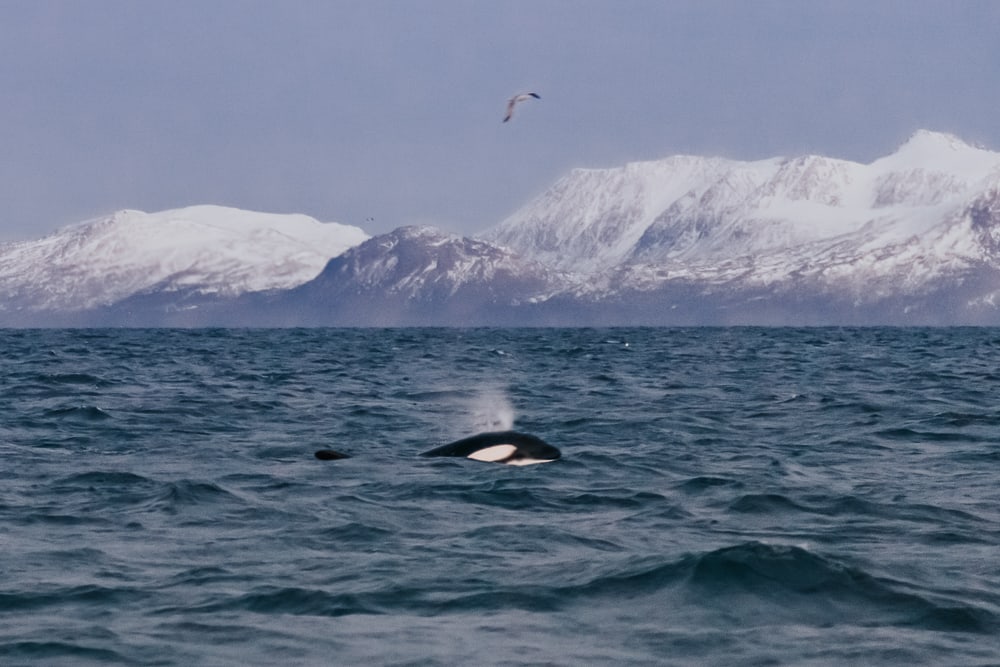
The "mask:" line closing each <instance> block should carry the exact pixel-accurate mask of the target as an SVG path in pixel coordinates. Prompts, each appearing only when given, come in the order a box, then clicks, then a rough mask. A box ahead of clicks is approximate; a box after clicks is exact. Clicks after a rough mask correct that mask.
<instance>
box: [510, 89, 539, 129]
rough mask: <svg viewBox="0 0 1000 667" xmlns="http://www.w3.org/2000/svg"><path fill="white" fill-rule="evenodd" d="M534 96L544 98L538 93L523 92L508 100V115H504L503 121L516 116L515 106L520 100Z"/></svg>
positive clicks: (537, 98)
mask: <svg viewBox="0 0 1000 667" xmlns="http://www.w3.org/2000/svg"><path fill="white" fill-rule="evenodd" d="M532 98H534V99H536V100H540V99H542V96H541V95H539V94H538V93H521V94H519V95H515V96H514V97H512V98H510V99H509V100H507V115H506V116H504V117H503V122H505V123H506V122H507V121H508V120H510V119H511V118H512V117H513V116H514V107H516V106H517V104H518V102H524V101H525V100H530V99H532Z"/></svg>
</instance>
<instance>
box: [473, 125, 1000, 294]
mask: <svg viewBox="0 0 1000 667" xmlns="http://www.w3.org/2000/svg"><path fill="white" fill-rule="evenodd" d="M998 183H1000V154H998V153H994V152H991V151H987V150H983V149H979V148H975V147H972V146H970V145H968V144H965V143H964V142H962V141H961V140H959V139H957V138H956V137H953V136H951V135H947V134H941V133H935V132H928V131H920V132H917V133H916V134H914V135H913V136H912V137H911V138H910V140H909V141H907V142H906V143H905V144H904V145H903V146H901V147H900V148H899V149H898V150H897V151H896V152H895V153H893V154H892V155H889V156H887V157H884V158H881V159H879V160H876V161H874V162H872V163H870V164H860V163H855V162H849V161H845V160H837V159H832V158H827V157H821V156H814V155H810V156H803V157H796V158H788V159H782V158H774V159H769V160H762V161H757V162H740V161H734V160H722V159H718V158H701V157H690V156H683V157H672V158H667V159H666V160H660V161H654V162H643V163H633V164H629V165H626V166H624V167H620V168H616V169H603V170H582V169H578V170H574V171H573V172H571V173H570V174H569V175H568V176H566V177H564V178H563V179H561V180H560V181H558V182H557V183H556V184H555V185H554V186H553V187H552V188H551V189H550V190H549V191H548V192H546V193H544V194H543V195H541V196H540V197H539V198H538V199H536V200H535V201H533V202H530V203H529V204H528V205H527V206H525V207H524V208H522V209H521V210H519V211H517V212H516V213H514V214H513V215H512V216H511V217H509V218H508V219H507V220H505V221H503V222H502V223H500V224H499V225H498V226H497V227H495V228H493V229H492V230H489V231H487V232H486V233H484V234H482V235H481V238H483V239H484V240H488V241H491V242H495V243H498V244H500V245H503V246H505V247H508V248H510V249H511V250H513V251H514V252H516V253H518V254H520V255H522V256H524V257H526V258H530V259H535V260H538V261H540V262H543V263H546V264H547V265H549V266H552V267H553V268H557V269H561V270H566V271H577V272H580V273H583V274H588V275H592V274H595V273H600V272H602V271H606V270H609V269H614V268H620V267H622V266H623V265H624V266H637V265H646V266H656V267H658V268H661V269H662V268H665V267H676V268H677V269H678V270H691V271H695V272H696V274H697V275H700V276H703V277H705V275H706V273H711V270H712V269H711V267H714V266H718V265H719V264H720V263H724V262H726V261H731V260H735V259H737V258H752V257H755V258H760V257H764V256H773V255H775V254H776V253H786V252H788V253H791V254H792V255H798V254H801V253H800V252H798V250H800V249H802V248H805V247H807V246H811V244H816V243H833V242H834V241H836V242H837V243H840V242H841V241H842V240H843V239H842V237H844V236H847V235H852V234H860V235H862V236H864V237H865V238H866V239H867V244H866V246H865V247H866V248H868V249H869V250H871V249H872V248H874V247H875V246H878V245H879V244H883V245H885V244H895V243H898V242H899V241H900V240H902V239H906V238H910V237H912V236H920V235H922V234H924V233H926V232H927V231H928V230H930V229H931V228H932V227H934V226H935V225H939V224H943V223H944V222H945V221H946V220H948V219H950V218H951V217H953V216H954V215H955V214H956V213H957V212H959V211H960V210H962V208H963V207H965V206H966V205H967V204H968V203H969V201H970V200H971V199H972V198H974V197H976V196H978V195H980V194H981V193H982V192H984V191H986V190H988V189H989V188H990V187H993V186H995V185H996V184H998ZM812 250H813V251H814V252H815V251H816V250H817V248H816V247H815V246H813V247H812ZM793 268H797V267H789V270H792V269H793Z"/></svg>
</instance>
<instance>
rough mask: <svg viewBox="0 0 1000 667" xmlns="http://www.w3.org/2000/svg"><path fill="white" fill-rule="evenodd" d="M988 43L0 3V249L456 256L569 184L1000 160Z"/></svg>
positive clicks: (318, 7)
mask: <svg viewBox="0 0 1000 667" xmlns="http://www.w3.org/2000/svg"><path fill="white" fill-rule="evenodd" d="M998 30H1000V2H992V1H983V2H974V1H955V0H947V1H940V2H938V1H934V2H931V1H928V0H899V1H897V2H890V1H881V2H880V1H878V0H861V1H853V0H837V1H836V2H804V1H800V0H794V1H787V2H786V1H771V2H768V1H761V0H754V1H750V0H747V1H740V2H723V1H718V2H713V1H711V0H692V1H690V2H688V1H677V2H670V1H667V0H654V1H644V0H615V1H612V0H607V1H596V0H591V1H588V0H565V1H561V0H530V1H524V0H504V1H503V2H496V0H483V1H478V0H427V1H424V2H416V1H413V2H410V1H407V0H391V1H389V0H363V1H359V2H346V1H343V2H341V1H335V0H315V1H313V0H280V1H279V0H272V1H266V2H265V1H260V0H257V1H255V0H88V1H86V2H83V1H79V0H0V93H2V95H3V98H2V102H0V241H3V240H14V239H25V238H36V237H39V236H42V235H43V234H45V233H48V232H50V231H52V230H54V229H55V228H56V227H58V226H61V225H65V224H67V223H71V222H76V221H79V220H82V219H85V218H88V217H92V216H95V215H99V214H102V213H107V212H111V211H114V210H116V209H119V208H138V209H143V210H147V211H156V210H163V209H167V208H176V207H180V206H186V205H190V204H200V203H213V204H223V205H229V206H237V207H241V208H247V209H252V210H260V211H271V212H300V213H306V214H309V215H312V216H314V217H316V218H319V219H321V220H329V221H338V222H344V223H349V224H357V225H359V226H362V227H365V228H366V229H367V230H368V231H369V232H370V233H376V232H382V231H386V230H388V229H391V228H393V227H396V226H398V225H402V224H412V223H421V224H424V223H426V224H434V225H437V226H440V227H442V228H444V229H447V230H449V231H454V232H463V233H468V232H475V231H478V230H481V229H483V228H485V227H488V226H490V225H492V224H495V223H496V222H499V221H500V220H501V219H502V218H504V217H505V216H506V215H508V214H509V213H511V212H513V211H514V210H515V209H517V208H518V207H520V206H521V205H522V204H524V203H525V202H526V201H527V200H528V199H529V198H530V197H532V196H534V195H536V194H538V193H539V192H541V191H543V190H544V189H545V188H546V187H547V186H548V185H550V184H551V183H552V181H554V180H555V179H556V178H558V177H559V176H560V175H562V174H563V173H565V172H566V171H567V170H568V169H570V168H572V167H575V166H582V167H604V166H614V165H618V164H621V163H624V162H626V161H630V160H644V159H653V158H659V157H665V156H667V155H672V154H676V153H696V154H713V155H725V156H729V157H734V158H740V159H753V158H763V157H769V156H773V155H796V154H800V153H806V152H813V153H823V154H828V155H833V156H837V157H843V158H848V159H854V160H860V161H869V160H871V159H873V158H874V157H877V156H879V155H882V154H885V153H887V152H890V151H892V150H893V149H894V148H895V147H896V146H897V145H898V144H899V143H901V142H902V141H904V140H905V139H906V137H907V136H909V135H910V134H911V133H912V132H913V131H914V130H916V129H919V128H928V129H934V130H942V131H948V132H953V133H956V134H958V135H959V136H961V137H962V138H964V139H966V140H967V141H971V142H976V143H981V144H984V145H986V146H988V147H990V148H993V149H1000V112H998V109H1000V85H998V83H1000V81H998V79H1000V39H997V34H998ZM526 90H533V91H536V92H538V93H539V94H540V95H541V96H542V99H541V100H539V101H531V102H528V103H525V104H524V105H523V106H522V107H519V109H518V113H517V115H516V116H515V117H514V120H513V121H512V122H510V123H506V124H502V123H501V122H500V121H501V119H502V117H503V112H504V106H505V103H506V100H507V98H508V97H509V96H510V95H512V94H513V93H515V92H518V91H526ZM367 218H374V219H375V222H374V223H369V224H367V225H366V224H365V220H366V219H367Z"/></svg>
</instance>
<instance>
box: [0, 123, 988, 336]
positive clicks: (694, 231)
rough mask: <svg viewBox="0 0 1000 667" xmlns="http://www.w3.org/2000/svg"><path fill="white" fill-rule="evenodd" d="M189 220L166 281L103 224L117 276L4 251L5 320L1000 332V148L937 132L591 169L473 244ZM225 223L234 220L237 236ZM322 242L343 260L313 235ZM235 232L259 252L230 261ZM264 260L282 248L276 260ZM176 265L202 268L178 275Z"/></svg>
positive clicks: (163, 269) (190, 214)
mask: <svg viewBox="0 0 1000 667" xmlns="http://www.w3.org/2000/svg"><path fill="white" fill-rule="evenodd" d="M177 211H186V213H185V214H184V215H181V216H179V217H180V218H185V217H186V218H199V215H201V216H202V217H201V218H199V219H198V220H195V221H192V220H186V222H187V223H189V224H188V225H187V226H184V225H181V226H180V227H178V224H179V223H178V222H177V220H174V223H175V224H174V226H173V227H171V228H170V229H172V230H173V231H174V232H175V235H177V236H179V239H180V241H181V243H180V246H181V247H180V248H178V246H177V244H176V243H175V244H174V245H173V246H171V245H170V244H165V245H163V244H161V245H157V244H156V243H153V244H152V245H151V246H150V247H152V248H153V251H154V254H156V255H157V257H156V262H151V263H149V264H148V265H147V266H146V267H145V268H144V269H143V268H142V267H141V266H140V265H141V264H142V262H141V261H138V260H137V261H138V264H135V263H133V264H129V263H128V262H127V261H123V262H122V263H121V264H116V263H115V261H114V259H113V258H114V257H115V256H116V254H121V253H126V254H127V253H128V252H129V247H130V246H129V243H130V242H131V243H134V240H132V241H130V240H129V236H128V235H127V234H125V235H119V236H117V237H116V236H115V235H114V234H110V235H109V236H107V237H106V238H105V237H103V236H101V230H102V229H103V228H102V227H101V225H99V224H96V223H95V224H93V225H91V227H88V228H87V229H90V230H92V233H93V235H94V236H95V237H99V238H101V239H102V243H103V244H104V245H103V246H101V245H100V244H98V247H99V248H100V252H99V253H98V254H97V256H99V257H100V258H101V262H103V264H102V263H98V266H96V267H95V266H89V265H87V264H86V263H83V264H77V265H73V264H72V262H70V261H69V260H68V259H66V257H70V258H71V257H72V256H73V255H74V252H77V247H79V248H91V252H96V251H94V250H93V246H94V244H93V243H92V241H93V239H90V240H87V239H76V240H74V239H73V238H72V234H69V236H66V235H62V236H61V235H60V234H59V233H57V234H55V235H52V236H51V238H50V237H46V239H42V240H41V241H39V242H37V243H38V244H40V246H39V247H42V246H44V247H48V248H49V250H51V251H52V252H50V254H48V255H44V253H43V254H41V255H38V256H42V257H48V258H50V260H51V263H52V264H53V265H56V266H57V268H60V269H61V272H60V271H56V272H55V274H54V275H55V277H56V278H57V279H58V280H57V281H56V284H53V283H52V281H51V280H46V279H45V276H46V274H44V272H43V273H37V272H36V273H34V274H32V273H31V271H30V270H28V269H25V271H26V272H27V273H28V274H29V278H31V279H30V280H28V279H25V276H19V279H20V280H21V282H20V283H17V282H16V280H13V279H12V278H11V275H10V274H11V273H12V272H13V273H15V274H16V273H17V269H16V267H15V268H13V269H12V268H10V267H11V266H12V265H15V264H16V262H14V263H11V262H8V261H7V260H8V259H9V258H11V257H14V256H15V255H16V252H14V251H16V250H17V248H12V246H10V245H7V246H0V259H2V260H4V263H5V264H6V265H7V266H8V269H7V272H6V273H5V272H4V270H3V269H0V318H4V317H5V315H4V313H5V312H6V313H7V316H8V317H9V318H11V319H13V318H14V317H18V316H20V317H21V320H20V321H40V322H45V321H54V320H52V318H50V319H49V320H46V314H48V315H52V316H55V315H59V316H61V317H62V319H61V320H59V321H61V322H67V321H68V322H71V323H72V324H74V325H77V324H80V325H88V326H91V325H94V324H95V323H101V322H111V323H119V324H124V325H128V326H140V325H154V326H160V325H168V326H203V325H208V324H211V325H221V326H227V325H234V324H238V325H240V326H295V325H304V326H315V325H336V326H406V325H420V326H425V325H447V326H472V325H490V326H514V325H550V324H558V325H587V324H632V323H640V324H838V323H854V324H859V323H860V324H865V323H870V324H871V323H879V324H885V323H901V324H920V323H929V324H948V323H972V324H983V323H986V324H989V323H996V324H1000V310H998V306H1000V153H995V152H992V151H989V150H986V149H984V148H981V147H975V146H972V145H970V144H968V143H966V142H964V141H962V140H961V139H959V138H957V137H955V136H953V135H948V134H945V133H937V132H930V131H919V132H916V133H914V134H913V135H912V136H911V137H910V138H909V139H908V140H907V141H906V142H904V143H902V144H901V145H900V146H899V147H898V148H897V149H896V150H895V151H894V152H893V153H891V154H889V155H887V156H884V157H880V158H877V159H875V160H873V161H871V162H869V163H867V164H862V163H858V162H852V161H849V160H841V159H838V158H831V157H826V156H822V155H802V156H794V157H773V158H767V159H762V160H753V161H739V160H732V159H728V158H721V157H700V156H690V155H679V156H670V157H667V158H664V159H662V160H651V161H644V162H631V163H627V164H626V165H623V166H620V167H611V168H604V169H574V170H572V171H570V172H569V173H567V174H566V175H565V176H563V177H562V178H560V179H558V180H557V181H556V182H555V183H554V184H553V185H552V186H551V187H550V188H549V189H547V190H546V191H545V192H543V193H542V194H541V195H539V196H538V197H536V198H535V199H533V200H531V201H529V202H527V203H526V204H525V205H524V206H523V207H522V208H521V209H519V210H518V211H516V212H515V213H513V214H512V215H511V216H508V218H506V219H505V220H502V221H500V222H499V223H498V224H497V225H495V226H494V227H492V228H490V229H487V230H485V231H483V232H482V233H480V234H477V235H475V236H473V237H463V236H459V235H455V234H449V233H446V232H443V231H441V230H438V229H435V228H430V227H400V228H398V229H396V230H393V231H392V232H389V233H387V234H382V235H379V236H375V237H368V236H367V235H366V234H364V232H362V231H361V230H359V229H357V228H348V227H343V226H341V227H331V226H328V225H324V224H323V223H318V222H317V221H315V220H312V219H311V218H309V219H306V220H301V219H299V218H297V217H295V216H277V217H275V218H273V219H270V220H269V221H267V224H265V221H262V220H256V222H253V223H252V224H251V223H250V222H248V221H249V220H251V219H253V218H254V216H257V215H262V216H263V215H267V214H254V213H252V212H238V213H237V212H233V211H234V210H232V209H223V208H221V207H217V208H213V207H204V208H200V209H199V208H198V207H194V208H193V209H178V210H176V211H173V212H162V213H161V214H141V215H142V216H147V217H149V218H150V219H158V220H160V222H161V224H162V222H163V219H166V218H170V217H171V215H172V216H174V217H175V218H176V217H178V215H179V214H178V213H177ZM133 213H134V212H133ZM223 213H225V215H222V214H223ZM167 214H170V215H167ZM121 215H125V217H126V218H127V217H128V215H132V214H130V213H129V212H123V213H122V214H121ZM157 216H160V217H159V218H157ZM213 216H216V217H218V216H222V217H227V216H228V217H227V220H226V221H225V222H226V224H222V223H219V224H215V223H213V221H212V218H213ZM112 218H114V216H112ZM241 220H242V222H241ZM296 221H297V222H296ZM310 221H311V222H310ZM98 222H101V221H98ZM132 222H133V227H134V226H135V222H136V221H135V220H132ZM195 223H197V224H195ZM103 224H104V227H113V226H114V220H104V221H103ZM192 225H193V226H192ZM255 225H256V226H255ZM317 225H319V226H320V227H316V226H317ZM168 227H169V226H168ZM321 227H322V228H325V229H321ZM178 229H182V230H183V232H184V233H182V234H176V231H177V230H178ZM168 231H169V230H168ZM319 232H329V233H330V239H327V240H326V241H324V243H327V242H328V243H330V244H332V245H334V246H336V247H333V248H332V249H331V248H327V246H324V245H323V244H322V243H319V242H318V240H317V239H318V238H319V237H315V236H311V235H314V234H317V233H319ZM227 234H230V235H235V236H234V237H233V239H234V240H233V241H232V242H233V243H234V244H235V247H236V248H238V250H237V251H235V252H230V253H228V254H227V253H225V252H223V250H224V246H225V245H226V242H224V241H223V239H227V238H230V237H228V236H226V235H227ZM324 238H325V237H324ZM174 240H175V241H176V240H177V239H174ZM74 244H75V245H74ZM116 244H117V245H116ZM185 244H189V245H185ZM144 247H145V246H144ZM262 248H267V249H269V250H270V249H273V250H274V252H273V253H270V252H268V253H264V255H265V256H264V257H257V256H256V255H257V254H258V253H260V252H261V249H262ZM54 249H58V250H59V252H56V250H54ZM146 249H147V250H148V249H149V248H146ZM171 249H172V250H171ZM185 249H186V250H185ZM182 250H185V251H190V252H189V254H186V255H185V254H184V252H181V251H182ZM171 253H174V254H176V255H177V256H178V257H181V258H182V259H183V260H184V261H178V262H175V263H173V264H171V263H170V262H168V261H167V260H168V259H169V258H170V257H171V256H172V255H171ZM324 253H326V254H327V255H328V256H323V254H324ZM305 255H308V256H309V258H308V261H306V259H304V258H305ZM133 259H134V258H133ZM57 260H58V261H57ZM63 260H65V261H66V262H68V264H67V265H66V266H63V265H61V264H59V262H60V261H63ZM258 260H259V261H258ZM184 262H187V264H185V263H184ZM267 262H270V263H267ZM22 266H24V264H23V263H22ZM304 266H308V267H309V269H308V271H307V270H306V269H305V268H303V267H304ZM261 267H263V268H261ZM102 269H103V270H102ZM154 269H155V270H154ZM75 272H76V273H75ZM310 272H311V274H310V275H307V274H309V273H310ZM39 276H41V278H39ZM140 277H141V278H142V280H140V279H139V278H140ZM153 278H156V280H153ZM59 281H61V282H59ZM129 281H131V282H129ZM12 284H18V285H21V289H22V291H21V292H20V293H18V292H16V290H12V289H11V287H10V286H11V285H12ZM60 284H61V285H63V286H64V287H65V285H67V284H69V285H74V284H79V286H81V287H80V289H83V291H84V292H85V293H84V294H75V295H73V296H72V299H71V301H72V303H73V305H76V306H79V305H80V304H83V307H82V308H76V309H75V310H74V309H73V308H72V307H67V306H66V303H67V299H68V298H70V297H67V294H66V293H65V289H64V291H63V292H60V290H59V285H60ZM12 294H14V295H15V297H17V298H12V297H11V295H12ZM52 304H55V305H56V307H54V308H53V306H52ZM73 313H77V315H78V316H76V315H73ZM26 314H32V317H33V319H32V318H27V317H25V315H26ZM9 321H10V319H8V322H9ZM0 324H5V322H3V321H0Z"/></svg>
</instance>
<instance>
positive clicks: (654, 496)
mask: <svg viewBox="0 0 1000 667" xmlns="http://www.w3.org/2000/svg"><path fill="white" fill-rule="evenodd" d="M0 355H2V356H0V454H2V461H3V463H2V465H3V483H2V484H0V664H3V665H22V664H23V665H41V664H44V665H87V664H102V665H103V664H129V665H133V664H134V665H237V664H240V665H276V664H297V665H327V664H344V665H348V664H356V665H360V664H377V665H458V664H465V665H473V664H491V665H580V664H631V665H695V664H699V665H700V664H704V665H862V664H863V665H874V664H879V665H918V664H919V665H996V664H1000V330H995V329H878V328H873V329H754V328H721V329H697V328H696V329H519V330H497V329H471V330H458V329H399V330H379V329H371V330H361V329H359V330H338V329H313V330H106V331H105V330H42V331H26V330H5V331H0ZM511 426H513V427H514V428H517V429H518V430H522V431H526V432H529V433H533V434H536V435H538V436H540V437H542V438H544V439H545V440H547V441H548V442H550V443H551V444H553V445H556V446H557V447H559V448H560V449H561V450H562V453H563V458H562V459H561V460H559V461H555V462H552V463H546V464H541V465H534V466H526V467H513V466H504V465H499V464H491V463H482V462H476V461H471V460H467V459H451V458H443V459H434V458H430V459H429V458H422V457H419V456H418V454H419V453H420V452H422V451H425V450H427V449H430V448H431V447H434V446H436V445H440V444H443V443H446V442H449V441H451V440H456V439H459V438H462V437H465V436H468V435H471V434H473V433H476V432H480V431H484V430H490V429H502V428H509V427H511ZM324 448H333V449H337V450H340V451H343V452H346V453H348V454H350V455H351V456H352V458H349V459H344V460H339V461H318V460H316V459H315V458H314V457H313V452H314V451H315V450H318V449H324Z"/></svg>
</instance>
